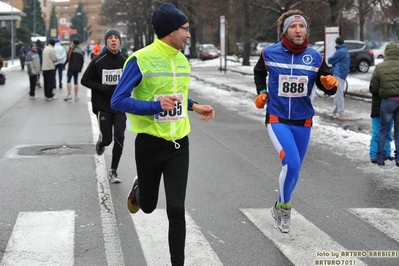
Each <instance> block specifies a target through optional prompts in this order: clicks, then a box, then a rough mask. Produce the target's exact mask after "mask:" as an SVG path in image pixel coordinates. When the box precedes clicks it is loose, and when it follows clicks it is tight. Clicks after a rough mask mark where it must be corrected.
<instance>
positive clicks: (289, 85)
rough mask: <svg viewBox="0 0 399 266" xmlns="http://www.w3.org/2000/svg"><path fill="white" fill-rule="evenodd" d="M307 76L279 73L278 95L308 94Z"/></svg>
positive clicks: (294, 95)
mask: <svg viewBox="0 0 399 266" xmlns="http://www.w3.org/2000/svg"><path fill="white" fill-rule="evenodd" d="M308 81H309V78H308V77H307V76H291V75H281V74H280V75H279V80H278V96H282V97H305V96H306V95H307V94H308Z"/></svg>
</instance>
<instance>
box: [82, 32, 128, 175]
mask: <svg viewBox="0 0 399 266" xmlns="http://www.w3.org/2000/svg"><path fill="white" fill-rule="evenodd" d="M105 43H106V46H107V50H105V51H104V52H103V53H101V54H100V55H98V56H97V57H94V58H93V60H91V62H90V64H89V66H88V67H87V69H86V71H85V72H84V74H83V77H82V80H81V83H82V85H84V86H86V87H88V88H90V89H91V103H92V108H93V113H94V114H96V116H97V121H98V127H99V129H100V135H99V137H98V141H97V144H96V151H97V154H98V155H102V154H103V153H104V150H105V147H106V146H109V145H110V144H111V142H112V139H114V147H113V148H112V161H111V169H110V170H109V175H108V178H109V180H110V182H112V183H120V182H121V179H120V177H119V175H118V172H117V170H118V165H119V161H120V159H121V156H122V151H123V143H124V141H125V129H126V114H125V113H124V112H118V111H115V110H113V109H112V108H111V97H112V94H113V93H114V91H115V88H116V86H117V85H118V82H119V80H120V77H121V75H122V69H123V64H124V63H125V60H126V57H124V56H123V55H122V54H121V53H120V52H119V48H120V45H121V35H120V33H119V31H117V30H116V29H109V30H108V31H107V32H106V33H105Z"/></svg>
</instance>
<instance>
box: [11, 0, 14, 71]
mask: <svg viewBox="0 0 399 266" xmlns="http://www.w3.org/2000/svg"><path fill="white" fill-rule="evenodd" d="M11 65H14V0H13V1H12V2H11Z"/></svg>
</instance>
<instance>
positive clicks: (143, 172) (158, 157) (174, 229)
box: [135, 134, 189, 266]
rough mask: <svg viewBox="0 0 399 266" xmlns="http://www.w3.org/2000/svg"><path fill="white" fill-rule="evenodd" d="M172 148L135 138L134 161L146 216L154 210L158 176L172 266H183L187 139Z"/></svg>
mask: <svg viewBox="0 0 399 266" xmlns="http://www.w3.org/2000/svg"><path fill="white" fill-rule="evenodd" d="M176 142H178V143H179V144H180V148H179V149H176V147H175V144H174V143H173V142H171V141H166V140H164V139H161V138H157V137H154V136H150V135H147V134H138V135H137V137H136V141H135V146H136V148H135V159H136V168H137V175H138V179H139V197H138V199H139V204H140V208H141V209H142V211H143V212H145V213H151V212H152V211H153V210H155V208H156V206H157V202H158V194H159V185H160V181H161V176H162V175H163V182H164V186H165V194H166V206H167V207H166V213H167V216H168V220H169V234H168V240H169V251H170V257H171V262H172V265H173V266H182V265H184V246H185V240H186V220H185V216H184V214H185V206H184V202H185V199H186V188H187V178H188V164H189V141H188V137H187V136H186V137H184V138H182V139H181V140H178V141H176Z"/></svg>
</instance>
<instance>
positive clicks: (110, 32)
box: [105, 29, 121, 45]
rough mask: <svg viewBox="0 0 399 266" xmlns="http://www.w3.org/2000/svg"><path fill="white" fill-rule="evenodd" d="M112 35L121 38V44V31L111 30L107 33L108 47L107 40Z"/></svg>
mask: <svg viewBox="0 0 399 266" xmlns="http://www.w3.org/2000/svg"><path fill="white" fill-rule="evenodd" d="M111 35H116V36H118V38H119V42H121V34H120V33H119V31H118V30H117V29H109V30H107V32H106V33H105V45H107V40H108V37H109V36H111Z"/></svg>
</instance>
